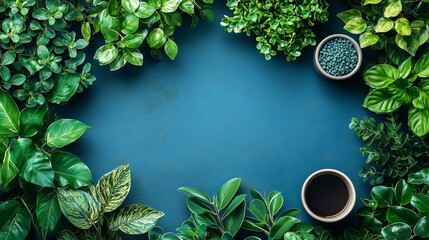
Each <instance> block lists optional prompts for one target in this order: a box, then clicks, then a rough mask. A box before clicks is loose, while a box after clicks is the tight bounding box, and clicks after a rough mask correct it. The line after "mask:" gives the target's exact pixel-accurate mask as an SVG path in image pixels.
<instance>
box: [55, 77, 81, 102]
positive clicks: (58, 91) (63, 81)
mask: <svg viewBox="0 0 429 240" xmlns="http://www.w3.org/2000/svg"><path fill="white" fill-rule="evenodd" d="M79 84H80V75H79V74H78V73H61V74H57V75H55V81H54V86H53V88H52V90H51V93H50V95H49V100H50V101H51V102H53V103H61V102H67V101H68V100H69V99H70V98H71V97H72V96H73V95H74V94H75V93H76V91H77V89H78V88H79Z"/></svg>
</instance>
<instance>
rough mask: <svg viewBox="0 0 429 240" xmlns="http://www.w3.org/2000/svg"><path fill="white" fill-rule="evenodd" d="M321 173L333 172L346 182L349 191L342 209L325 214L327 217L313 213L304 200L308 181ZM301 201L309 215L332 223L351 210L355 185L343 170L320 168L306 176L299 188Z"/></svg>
mask: <svg viewBox="0 0 429 240" xmlns="http://www.w3.org/2000/svg"><path fill="white" fill-rule="evenodd" d="M323 174H333V175H336V176H338V177H340V178H341V180H343V182H344V183H345V184H346V186H347V190H348V192H349V199H348V201H347V204H346V206H345V207H344V209H343V210H342V211H341V212H339V213H337V214H335V215H332V216H327V217H321V216H319V215H317V214H315V213H313V212H312V211H311V210H310V208H309V207H308V205H307V203H306V200H305V191H306V189H307V187H308V185H309V183H310V182H311V181H312V180H313V179H314V178H315V177H317V176H320V175H323ZM301 202H302V205H303V206H304V209H305V211H306V212H307V213H308V214H309V215H310V216H311V217H313V218H314V219H316V220H319V221H321V222H327V223H332V222H337V221H340V220H342V219H343V218H345V217H346V216H347V215H349V213H350V212H351V211H352V210H353V208H354V205H355V203H356V191H355V187H354V185H353V182H352V181H351V180H350V178H349V177H347V175H345V174H344V173H343V172H341V171H339V170H336V169H331V168H325V169H320V170H318V171H316V172H314V173H312V174H310V176H308V177H307V179H306V180H305V181H304V184H303V185H302V188H301Z"/></svg>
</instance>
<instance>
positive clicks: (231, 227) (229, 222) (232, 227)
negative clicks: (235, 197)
mask: <svg viewBox="0 0 429 240" xmlns="http://www.w3.org/2000/svg"><path fill="white" fill-rule="evenodd" d="M245 214H246V201H243V202H241V203H240V205H239V206H238V207H236V208H235V209H234V211H232V212H231V213H230V214H229V215H228V217H226V218H225V229H226V231H228V232H229V233H230V234H231V235H232V236H235V235H236V234H237V233H238V230H240V228H241V225H243V222H244V217H245Z"/></svg>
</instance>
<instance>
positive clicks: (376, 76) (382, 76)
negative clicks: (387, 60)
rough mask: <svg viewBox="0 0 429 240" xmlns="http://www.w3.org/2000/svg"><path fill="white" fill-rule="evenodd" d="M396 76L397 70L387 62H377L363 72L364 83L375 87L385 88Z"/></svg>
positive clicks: (397, 74) (397, 75)
mask: <svg viewBox="0 0 429 240" xmlns="http://www.w3.org/2000/svg"><path fill="white" fill-rule="evenodd" d="M398 77H399V72H398V70H397V69H396V68H395V67H393V66H391V65H388V64H377V65H375V66H373V67H371V68H370V69H368V70H367V71H366V72H365V73H364V74H363V78H364V80H365V82H366V84H368V85H369V86H370V87H372V88H375V89H380V88H386V87H387V86H389V85H390V84H391V83H393V82H394V81H395V80H396V79H398Z"/></svg>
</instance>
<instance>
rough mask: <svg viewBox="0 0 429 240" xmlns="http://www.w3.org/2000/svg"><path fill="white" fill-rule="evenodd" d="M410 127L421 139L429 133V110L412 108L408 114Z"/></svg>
mask: <svg viewBox="0 0 429 240" xmlns="http://www.w3.org/2000/svg"><path fill="white" fill-rule="evenodd" d="M408 126H409V127H410V129H411V131H413V133H414V134H416V135H417V136H419V137H423V136H424V135H426V134H427V133H428V132H429V110H428V109H418V108H411V109H410V110H409V112H408Z"/></svg>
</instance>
